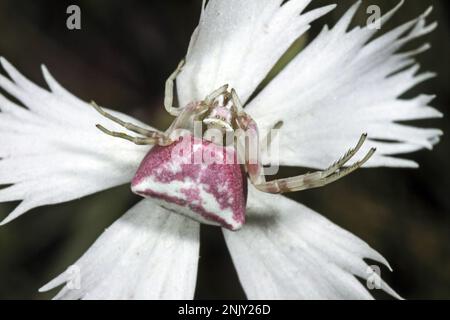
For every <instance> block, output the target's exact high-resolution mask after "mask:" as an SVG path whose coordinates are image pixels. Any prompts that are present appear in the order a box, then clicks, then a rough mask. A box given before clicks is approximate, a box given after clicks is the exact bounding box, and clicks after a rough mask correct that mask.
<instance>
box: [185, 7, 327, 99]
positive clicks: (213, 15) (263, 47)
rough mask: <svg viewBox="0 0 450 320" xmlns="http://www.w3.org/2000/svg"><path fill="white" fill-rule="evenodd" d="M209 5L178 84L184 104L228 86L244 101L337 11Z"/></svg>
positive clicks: (193, 37) (195, 35)
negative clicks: (312, 29)
mask: <svg viewBox="0 0 450 320" xmlns="http://www.w3.org/2000/svg"><path fill="white" fill-rule="evenodd" d="M282 2H283V1H282V0H246V1H242V0H210V1H208V4H207V5H206V8H204V11H203V12H202V16H201V18H200V23H199V26H198V28H197V30H196V31H195V32H194V34H193V36H192V39H191V44H190V46H189V51H188V54H187V56H186V64H185V66H184V68H183V72H182V73H181V74H180V75H179V77H178V80H177V86H178V94H179V100H180V104H181V105H182V106H185V105H186V104H188V103H189V102H192V101H194V100H202V99H204V98H205V96H206V95H208V94H210V93H211V92H212V91H214V90H215V89H217V88H219V87H221V86H223V85H224V84H230V85H231V86H232V87H234V88H236V89H237V92H238V93H239V97H240V98H241V100H242V101H246V100H247V99H248V98H249V97H250V95H251V94H252V93H253V91H254V90H255V89H256V87H257V86H258V85H259V83H260V82H261V81H262V80H263V79H264V78H265V76H266V75H267V74H268V73H269V71H270V70H271V68H272V67H273V66H274V65H275V63H276V62H277V61H278V59H279V58H280V57H281V56H282V55H283V53H285V52H286V50H287V49H288V48H289V47H290V45H291V44H292V43H293V42H294V41H295V40H296V39H297V38H299V37H300V36H301V35H302V34H303V33H305V32H306V31H307V30H308V29H309V28H310V23H311V22H312V21H314V20H316V19H317V18H319V17H321V16H323V15H324V14H326V13H328V12H329V11H330V10H332V9H333V8H334V7H335V5H330V6H326V7H322V8H319V9H315V10H311V11H309V12H307V13H306V14H302V15H300V13H302V12H303V11H304V9H305V7H306V6H307V5H308V4H309V3H310V2H311V0H291V1H289V2H286V3H284V4H283V5H282Z"/></svg>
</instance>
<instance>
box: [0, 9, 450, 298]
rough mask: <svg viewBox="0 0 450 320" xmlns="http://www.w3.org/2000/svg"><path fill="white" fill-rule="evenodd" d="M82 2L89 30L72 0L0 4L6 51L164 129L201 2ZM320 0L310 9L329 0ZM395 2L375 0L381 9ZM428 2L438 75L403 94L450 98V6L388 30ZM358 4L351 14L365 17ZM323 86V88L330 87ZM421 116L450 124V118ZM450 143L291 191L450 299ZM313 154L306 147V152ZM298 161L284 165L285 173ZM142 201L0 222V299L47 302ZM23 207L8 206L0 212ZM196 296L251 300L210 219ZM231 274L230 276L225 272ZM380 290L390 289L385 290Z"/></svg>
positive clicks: (428, 62)
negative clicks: (59, 280)
mask: <svg viewBox="0 0 450 320" xmlns="http://www.w3.org/2000/svg"><path fill="white" fill-rule="evenodd" d="M76 3H77V4H78V5H80V7H81V9H82V30H81V31H69V30H67V29H66V28H65V19H66V14H65V9H66V8H67V6H68V5H69V4H72V2H68V1H57V0H53V1H45V2H44V1H31V0H28V1H25V0H22V1H13V0H2V1H1V2H0V54H1V55H4V56H5V57H6V58H7V59H9V60H10V61H11V62H12V63H13V64H14V65H16V66H17V67H18V68H19V69H20V70H21V71H23V72H24V74H25V75H27V76H29V77H30V78H31V79H32V80H33V81H36V82H38V83H43V80H42V77H41V75H40V74H39V72H40V71H39V65H40V64H41V63H45V64H46V65H47V66H48V67H49V69H50V70H51V72H52V73H53V75H54V76H55V77H56V79H58V80H59V81H60V82H61V83H62V84H63V85H64V86H65V87H66V88H68V89H69V90H70V91H72V92H73V93H75V94H76V95H77V96H80V97H81V98H83V99H84V100H91V99H95V100H96V101H98V102H99V103H100V104H102V105H106V106H110V107H112V108H116V109H119V110H121V111H124V112H127V113H129V114H131V115H133V116H135V117H137V118H139V119H141V120H143V121H146V122H148V123H149V124H151V125H153V126H155V127H157V128H165V127H166V126H167V125H168V124H169V123H170V121H171V118H170V117H169V116H167V114H165V112H164V111H163V108H162V107H161V106H162V101H163V85H164V80H165V77H166V76H167V75H168V74H169V73H170V72H171V71H172V69H173V68H174V66H175V65H176V64H177V62H178V61H179V59H180V58H181V57H182V56H183V55H184V54H185V50H186V48H187V44H188V42H189V38H190V34H191V32H192V30H193V29H194V27H195V26H196V23H197V20H198V16H199V8H200V1H199V0H189V1H187V0H179V1H152V2H150V1H136V0H135V1H127V2H126V3H125V2H123V1H106V0H95V1H87V0H84V1H76ZM329 3H331V1H325V0H316V1H314V3H313V4H312V5H311V7H316V6H319V5H323V4H329ZM352 3H353V1H339V6H338V8H337V9H336V10H335V11H334V12H332V13H330V14H329V15H327V16H326V17H324V18H322V19H320V20H319V21H317V22H316V23H315V24H314V26H313V28H312V30H311V31H310V32H309V33H308V35H307V36H305V37H304V38H302V39H299V41H298V42H297V43H296V44H295V45H294V46H293V49H292V51H291V52H290V53H289V54H290V55H292V53H293V52H298V51H300V50H301V49H302V47H303V45H304V43H305V42H307V41H308V39H311V38H313V37H314V36H315V35H316V34H317V33H318V32H319V31H320V28H321V26H322V25H323V24H325V23H327V24H329V25H333V24H334V23H335V22H336V21H337V19H338V18H339V17H340V16H341V15H342V13H343V12H344V11H345V10H346V9H347V8H348V7H349V6H350V5H351V4H352ZM397 3H398V0H370V1H365V2H364V6H367V5H370V4H378V5H380V6H381V8H382V10H383V11H386V10H387V9H389V8H392V7H393V6H394V5H395V4H397ZM430 4H432V5H433V6H434V8H435V10H434V13H433V14H432V18H433V19H436V20H438V21H439V23H440V27H439V28H438V30H436V31H435V32H434V33H433V34H432V35H430V36H427V37H426V39H425V40H423V39H421V40H420V41H418V42H417V43H416V45H417V44H418V43H422V42H424V41H427V42H430V43H432V45H433V49H431V50H430V51H429V52H428V53H426V54H423V55H422V56H421V57H419V60H420V62H421V64H422V66H423V68H424V69H427V70H432V71H436V72H438V73H439V76H438V77H437V78H436V79H433V80H431V81H428V82H427V83H424V84H421V85H420V86H418V87H417V88H415V89H414V90H413V91H412V92H410V93H408V94H407V96H414V95H416V94H418V93H422V92H424V93H435V94H437V99H436V100H435V101H434V106H436V107H437V108H438V109H439V110H441V111H442V112H444V113H447V110H448V106H449V102H450V101H449V100H450V99H449V98H450V95H449V78H450V75H449V72H450V67H449V56H450V48H449V45H450V44H449V39H450V37H449V29H450V26H449V19H448V9H449V3H448V1H446V0H425V1H412V0H408V1H406V4H405V5H404V7H403V8H402V9H401V11H400V13H399V14H397V15H396V16H395V17H394V19H392V21H391V22H389V24H388V26H387V28H391V27H393V26H396V25H398V24H400V23H402V22H405V21H407V20H409V19H411V18H413V17H416V16H417V15H418V14H420V13H422V12H423V11H424V10H425V9H426V8H427V6H429V5H430ZM366 19H367V16H366V15H365V13H364V10H361V11H360V12H359V14H358V16H357V19H356V20H357V21H355V23H365V21H366ZM325 89H326V88H325ZM420 124H421V125H428V126H433V127H439V128H442V129H443V130H444V131H445V132H449V130H450V121H449V120H448V117H447V118H444V119H440V120H433V121H421V122H420ZM448 150H449V142H448V139H446V137H445V136H444V139H443V141H442V142H441V144H439V145H438V146H437V147H436V149H435V150H434V151H433V152H432V153H431V152H419V153H417V154H413V155H411V156H410V157H411V159H414V160H416V161H418V162H419V163H420V164H421V169H420V170H398V169H386V168H379V169H371V170H362V171H360V172H358V174H355V175H352V176H351V177H348V178H346V179H344V180H343V181H341V182H339V183H336V184H334V185H331V186H329V187H327V188H323V189H320V190H311V191H306V192H301V193H296V194H292V195H290V197H292V198H294V199H296V200H298V201H300V202H302V203H304V204H306V205H308V206H309V207H311V208H313V209H314V210H317V211H318V212H320V213H322V214H324V215H325V216H326V217H327V218H329V219H331V220H332V221H334V222H335V223H337V224H338V225H340V226H342V227H344V228H345V229H348V230H349V231H351V232H352V233H354V234H356V235H358V236H360V237H361V238H362V239H364V240H365V241H367V242H368V243H369V244H370V245H371V246H373V247H374V248H375V249H377V250H378V251H380V252H381V253H382V254H383V255H384V256H385V257H386V258H387V259H388V260H389V261H390V263H391V264H392V266H393V268H394V273H392V274H391V273H389V272H388V271H387V270H385V269H383V276H384V277H385V278H386V279H387V281H388V282H389V283H390V284H391V285H392V286H393V287H394V288H395V289H396V290H397V291H398V292H399V293H400V294H401V295H403V296H404V297H406V298H411V299H418V298H430V299H438V298H450V241H449V240H450V235H449V230H450V214H449V213H450V197H449V196H448V192H449V190H450V185H449V181H450V179H449V178H450V167H449V166H448V162H449V158H448V157H449V153H448ZM305 152H306V151H305ZM301 171H302V170H298V169H294V168H284V169H283V170H282V172H281V173H280V175H281V176H287V175H292V174H294V173H299V172H301ZM138 200H139V198H138V197H136V196H134V195H132V194H131V193H130V191H129V188H128V186H122V187H119V188H115V189H113V190H108V191H106V192H103V193H100V194H95V195H92V196H89V197H87V198H83V199H80V200H77V201H72V202H70V203H66V204H60V205H56V206H48V207H43V208H38V209H35V210H32V211H31V212H29V213H27V214H25V215H24V216H22V217H20V218H19V219H17V220H15V221H13V222H12V223H10V224H8V225H7V226H4V227H1V228H0V298H3V299H13V298H21V299H45V298H50V297H51V296H52V295H53V294H54V293H53V292H52V293H49V294H39V293H38V292H37V289H38V288H39V287H40V286H42V285H43V284H45V283H46V282H47V281H49V280H50V279H52V278H53V277H54V276H56V275H57V274H59V273H60V272H62V271H63V270H64V269H65V268H66V267H67V266H69V265H70V264H72V263H73V262H74V261H75V260H76V259H77V258H78V257H79V256H80V255H81V254H82V253H83V252H84V251H85V250H86V249H87V248H88V247H89V246H90V245H91V244H92V243H93V241H95V239H96V238H97V237H98V236H99V235H100V233H101V232H102V231H103V230H104V228H106V227H107V226H109V225H110V224H111V223H112V222H113V221H114V220H116V219H117V218H118V217H120V216H121V215H122V214H123V213H124V212H125V211H126V210H127V208H129V207H131V206H132V205H133V203H135V202H137V201H138ZM15 205H16V204H3V205H0V218H2V217H4V216H6V214H7V213H8V212H9V211H10V210H11V209H12V208H13V207H14V206H15ZM201 240H202V242H201V258H200V267H199V277H198V284H197V295H196V297H197V298H244V297H245V295H244V293H243V291H242V288H241V287H240V285H239V282H238V279H237V275H236V272H235V271H234V268H233V266H232V263H231V259H230V256H229V254H228V253H227V250H226V248H225V245H224V243H223V238H222V235H221V232H220V230H218V229H217V228H212V227H204V226H202V234H201ZM224 274H228V275H229V276H227V277H224V276H223V275H224ZM381 297H382V298H385V296H383V295H381Z"/></svg>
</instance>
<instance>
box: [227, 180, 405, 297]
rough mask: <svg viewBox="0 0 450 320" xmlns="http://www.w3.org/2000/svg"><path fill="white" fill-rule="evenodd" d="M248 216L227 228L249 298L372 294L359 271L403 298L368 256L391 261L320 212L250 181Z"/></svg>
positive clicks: (237, 266) (389, 291) (232, 253)
mask: <svg viewBox="0 0 450 320" xmlns="http://www.w3.org/2000/svg"><path fill="white" fill-rule="evenodd" d="M247 216H248V219H247V223H246V225H245V226H244V228H242V229H241V230H240V231H238V232H231V231H224V234H225V239H226V242H227V245H228V248H229V250H230V252H231V256H232V258H233V261H234V264H235V266H236V269H237V271H238V274H239V279H240V281H241V284H242V285H243V287H244V290H245V292H246V294H247V297H248V298H249V299H371V298H372V296H371V295H370V293H369V292H368V290H367V289H366V288H365V287H364V286H363V285H362V284H361V283H360V282H359V281H358V280H357V279H356V277H355V276H357V277H359V278H362V279H369V278H370V280H373V281H374V283H379V284H380V285H381V287H382V289H383V290H384V291H386V292H387V293H389V294H391V295H392V296H394V297H396V298H400V297H399V296H398V295H397V294H396V293H395V292H394V291H393V290H392V289H391V288H390V287H389V286H388V285H387V284H386V283H384V282H383V281H382V280H381V279H380V278H379V277H378V275H377V273H373V272H371V269H369V266H368V264H367V263H366V262H365V261H364V260H363V259H365V258H368V259H372V260H374V261H377V262H379V263H382V264H384V265H386V266H388V267H389V265H388V263H387V261H386V260H385V259H384V258H383V257H382V256H381V255H380V254H379V253H377V252H376V251H375V250H373V249H371V248H370V247H369V246H368V245H367V244H366V243H365V242H364V241H362V240H360V239H358V238H357V237H356V236H354V235H352V234H351V233H349V232H347V231H345V230H343V229H341V228H339V227H338V226H336V225H335V224H333V223H332V222H330V221H328V220H327V219H325V218H324V217H322V216H321V215H319V214H318V213H316V212H314V211H312V210H310V209H308V208H306V207H304V206H303V205H301V204H299V203H296V202H295V201H292V200H290V199H288V198H286V197H283V196H280V195H273V194H267V193H262V192H259V191H257V190H256V189H255V188H253V187H251V188H250V189H249V203H248V209H247ZM369 271H370V272H369Z"/></svg>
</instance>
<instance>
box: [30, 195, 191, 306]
mask: <svg viewBox="0 0 450 320" xmlns="http://www.w3.org/2000/svg"><path fill="white" fill-rule="evenodd" d="M198 257H199V224H198V223H196V222H193V221H192V220H189V219H187V218H184V217H183V216H181V215H178V214H173V213H171V212H170V211H168V210H166V209H164V208H162V207H160V206H159V205H158V204H156V203H155V202H153V201H152V200H149V199H146V200H142V201H141V202H139V203H138V204H137V205H136V206H134V207H133V208H132V209H130V210H129V211H128V212H127V213H126V214H125V215H124V216H123V217H121V218H120V219H119V220H117V221H116V222H114V224H113V225H112V226H111V227H109V228H108V229H106V231H105V232H104V233H103V234H102V235H101V236H100V237H99V238H98V239H97V241H96V242H95V243H94V245H93V246H92V247H91V248H89V250H88V251H87V252H86V253H85V254H84V255H83V256H82V257H81V258H80V259H79V260H78V261H77V262H76V263H75V264H74V265H73V266H71V267H70V268H68V269H67V271H66V272H64V273H62V274H61V275H60V276H58V277H57V278H55V279H54V280H52V281H51V282H50V283H48V284H47V285H45V286H44V287H42V288H41V289H40V290H39V291H41V292H43V291H48V290H51V289H53V288H55V287H57V286H60V285H61V284H64V283H65V286H64V287H63V289H62V290H61V291H60V292H59V293H58V295H57V296H56V297H55V299H102V300H103V299H192V298H193V297H194V289H195V281H196V277H197V263H198Z"/></svg>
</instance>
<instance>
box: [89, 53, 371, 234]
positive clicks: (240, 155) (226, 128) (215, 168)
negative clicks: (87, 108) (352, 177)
mask: <svg viewBox="0 0 450 320" xmlns="http://www.w3.org/2000/svg"><path fill="white" fill-rule="evenodd" d="M182 66H183V62H182V63H180V65H179V66H178V68H177V70H175V72H174V73H173V74H172V75H171V76H170V77H169V79H168V80H167V82H166V96H165V101H164V104H165V107H166V110H167V111H168V112H169V113H170V114H171V115H173V116H175V117H176V118H175V120H174V121H173V123H172V124H171V126H170V127H169V128H168V129H167V130H166V132H159V131H152V130H147V129H144V128H141V127H138V126H136V125H134V124H131V123H126V122H124V121H122V120H120V119H118V118H116V117H114V116H113V115H111V114H109V113H107V112H105V111H104V110H103V109H101V108H100V107H98V106H97V105H96V104H95V103H93V106H94V107H95V108H96V109H97V111H98V112H100V113H101V114H102V115H103V116H105V117H107V118H108V119H110V120H112V121H114V122H117V123H118V124H120V125H122V126H123V127H125V128H126V129H128V130H130V131H132V132H135V133H137V134H140V135H141V136H140V137H132V136H129V135H127V134H125V133H120V132H111V131H109V130H107V129H105V128H104V127H102V126H100V125H97V127H98V128H99V129H100V130H102V131H103V132H104V133H106V134H109V135H111V136H114V137H119V138H123V139H126V140H129V141H132V142H134V143H136V144H144V145H155V146H154V147H153V148H152V149H151V150H150V151H149V152H148V154H147V155H146V157H145V158H144V160H143V161H142V163H141V164H140V166H139V168H138V170H137V172H136V174H135V176H134V178H133V180H132V182H131V189H132V191H133V192H134V193H136V194H139V195H141V196H143V197H152V198H154V199H157V200H158V201H160V202H161V205H162V206H165V207H166V208H169V209H173V211H175V212H179V213H182V214H184V215H186V216H188V217H190V218H192V219H194V220H197V221H199V222H202V223H207V224H212V225H218V226H222V227H224V228H227V229H230V230H238V229H239V228H241V227H242V225H243V224H244V222H245V207H246V197H247V177H248V178H249V179H250V181H251V183H252V184H253V185H254V186H255V187H256V188H257V189H259V190H260V191H263V192H269V193H284V192H293V191H300V190H305V189H311V188H317V187H321V186H324V185H326V184H328V183H331V182H333V181H336V180H338V179H340V178H342V177H344V176H346V175H348V174H349V173H351V172H353V171H355V170H356V169H358V168H359V167H361V166H362V165H363V164H364V163H365V162H366V161H367V160H368V159H369V158H370V157H371V156H372V155H373V154H374V152H375V149H371V150H370V151H369V152H368V154H367V155H366V156H365V157H364V158H363V159H362V160H360V161H358V162H356V163H355V164H353V165H352V166H349V167H346V168H343V166H344V165H345V164H346V163H347V162H348V161H349V160H350V159H351V158H352V157H353V156H354V155H355V154H356V153H357V152H358V150H359V149H360V148H361V146H362V144H363V143H364V141H365V139H366V137H367V135H366V134H363V135H362V136H361V139H360V140H359V142H358V144H357V145H356V147H355V148H354V149H351V150H349V151H348V152H347V153H346V154H345V155H344V156H343V157H342V158H341V159H340V160H339V161H337V162H336V163H334V164H333V165H332V166H330V167H329V168H327V169H325V170H323V171H317V172H313V173H307V174H304V175H300V176H296V177H291V178H285V179H277V180H272V181H266V179H265V175H264V168H263V166H262V163H261V162H260V159H259V134H258V127H257V124H256V122H255V121H254V120H253V119H252V118H251V117H250V116H249V115H248V114H247V113H246V112H245V111H244V109H243V107H242V104H241V102H240V101H239V98H238V95H237V94H236V91H235V90H234V89H231V90H229V86H228V85H224V86H222V87H220V88H219V89H217V90H215V91H214V92H212V93H211V94H210V95H208V96H207V97H205V99H204V100H202V101H195V102H191V103H189V104H188V105H187V106H185V107H184V108H176V107H173V105H172V102H173V82H174V80H175V78H176V77H177V75H178V74H179V72H180V71H181V68H182ZM198 127H199V128H198ZM230 134H231V136H232V139H231V140H230V139H228V137H229V136H230ZM243 136H245V137H244V138H245V139H244V140H245V141H249V142H250V144H254V145H253V146H252V147H253V148H248V149H250V150H257V152H256V153H255V154H251V152H249V150H246V149H247V148H246V147H247V146H246V143H242V139H240V138H242V137H243ZM218 137H219V138H218ZM247 138H248V139H247ZM247 144H248V143H247Z"/></svg>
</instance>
